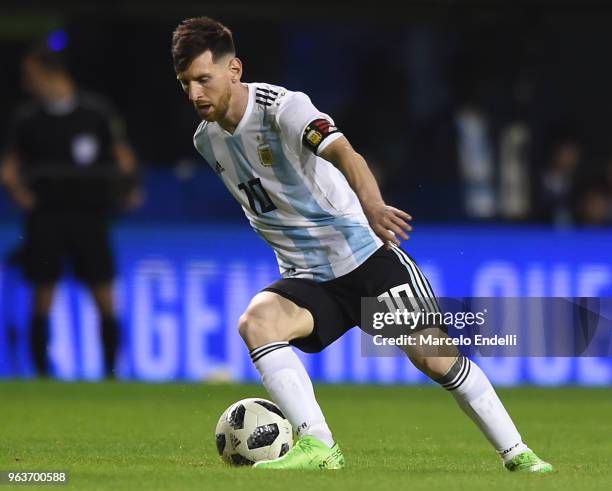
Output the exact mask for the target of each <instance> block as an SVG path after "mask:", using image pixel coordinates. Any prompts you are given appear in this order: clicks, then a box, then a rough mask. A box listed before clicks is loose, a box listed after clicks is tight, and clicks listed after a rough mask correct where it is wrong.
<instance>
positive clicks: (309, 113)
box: [277, 92, 412, 248]
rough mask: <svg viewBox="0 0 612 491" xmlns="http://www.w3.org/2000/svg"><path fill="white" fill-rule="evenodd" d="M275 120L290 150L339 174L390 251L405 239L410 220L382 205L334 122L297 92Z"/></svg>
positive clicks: (363, 166)
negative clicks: (310, 155)
mask: <svg viewBox="0 0 612 491" xmlns="http://www.w3.org/2000/svg"><path fill="white" fill-rule="evenodd" d="M277 120H278V123H279V126H280V127H281V130H282V131H283V133H284V135H285V137H286V138H287V139H288V141H289V142H290V146H291V148H293V149H294V151H295V153H297V154H299V153H300V152H301V151H302V149H303V148H306V149H307V151H309V152H312V153H314V154H315V155H317V156H319V157H321V158H323V159H325V160H327V161H328V162H330V163H331V164H333V165H334V166H335V167H336V168H338V169H339V170H340V172H342V174H343V175H344V177H345V178H346V180H347V181H348V184H349V186H350V187H351V188H352V189H353V191H354V192H355V194H356V195H357V198H358V199H359V201H360V203H361V207H362V209H363V212H364V214H365V215H366V218H367V219H368V222H369V224H370V227H372V230H373V231H374V233H376V235H377V236H378V237H379V238H380V239H381V240H382V241H383V242H384V243H385V245H386V247H387V248H388V247H390V245H389V244H390V243H393V244H396V245H399V244H400V240H399V238H400V237H401V238H402V239H404V240H407V239H408V232H410V231H411V230H412V227H411V226H410V224H409V223H408V221H410V220H412V217H411V216H410V215H409V214H408V213H406V212H405V211H402V210H399V209H397V208H394V207H392V206H388V205H387V204H385V202H384V200H383V198H382V196H381V193H380V189H379V187H378V184H377V183H376V179H375V178H374V175H373V174H372V172H371V171H370V168H369V167H368V164H367V162H366V161H365V159H364V158H363V157H362V156H361V155H359V154H358V153H357V152H356V151H355V150H354V149H353V147H352V146H351V144H350V143H349V141H348V140H347V139H346V137H344V136H343V135H342V133H341V132H340V131H339V130H338V128H337V127H336V126H335V124H334V121H333V120H332V119H331V118H330V117H329V116H328V115H327V114H324V113H322V112H320V111H319V110H317V109H316V108H315V106H314V105H313V104H312V102H311V101H310V98H309V97H308V96H306V95H305V94H302V93H300V92H295V93H293V95H292V96H291V97H290V98H289V99H288V100H286V101H285V102H283V104H282V105H281V108H280V110H279V113H278V115H277Z"/></svg>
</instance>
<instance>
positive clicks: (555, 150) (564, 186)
mask: <svg viewBox="0 0 612 491" xmlns="http://www.w3.org/2000/svg"><path fill="white" fill-rule="evenodd" d="M549 155H550V157H549V159H548V162H547V163H546V167H545V168H544V169H543V173H542V174H541V176H540V180H539V186H538V189H536V194H535V196H534V201H535V202H536V203H537V209H536V219H538V220H540V221H543V222H545V223H551V224H553V225H556V226H558V227H563V226H568V225H571V224H572V223H574V206H575V196H576V188H577V182H578V176H579V172H581V169H580V168H581V167H582V165H581V162H582V155H583V148H582V145H581V144H580V141H579V139H578V137H576V136H575V135H574V134H572V133H568V132H563V133H559V134H558V136H557V137H556V138H555V140H554V142H553V144H552V145H551V149H550V154H549Z"/></svg>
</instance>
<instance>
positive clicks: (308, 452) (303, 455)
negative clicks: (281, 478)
mask: <svg viewBox="0 0 612 491" xmlns="http://www.w3.org/2000/svg"><path fill="white" fill-rule="evenodd" d="M253 467H255V468H257V469H307V470H325V469H342V468H343V467H344V455H342V450H340V447H339V446H338V444H337V443H336V444H334V446H333V447H332V448H329V447H328V446H327V445H325V443H323V442H322V441H321V440H318V439H317V438H315V437H314V436H310V435H305V436H303V437H301V438H299V439H298V441H297V442H295V445H294V446H293V448H292V449H291V450H289V451H288V452H287V453H286V454H285V455H283V456H282V457H279V458H277V459H273V460H260V461H259V462H255V464H253Z"/></svg>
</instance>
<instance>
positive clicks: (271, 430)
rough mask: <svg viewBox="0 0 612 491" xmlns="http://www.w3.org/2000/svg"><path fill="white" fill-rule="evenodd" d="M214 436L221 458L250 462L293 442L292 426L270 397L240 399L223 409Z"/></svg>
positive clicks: (276, 453) (277, 452)
mask: <svg viewBox="0 0 612 491" xmlns="http://www.w3.org/2000/svg"><path fill="white" fill-rule="evenodd" d="M215 439H216V442H217V451H218V452H219V455H220V456H221V458H222V459H223V460H224V461H225V462H227V463H228V464H232V465H253V464H254V463H255V462H258V461H260V460H268V459H275V458H277V457H280V456H282V455H285V453H287V451H288V450H289V449H290V448H291V447H292V446H293V428H292V427H291V423H289V421H287V418H285V415H284V414H283V413H282V412H281V410H280V409H279V407H278V406H277V405H276V404H274V403H273V402H272V401H267V400H266V399H258V398H250V399H242V400H241V401H238V402H235V403H234V404H232V405H231V406H230V407H228V408H227V409H226V410H225V411H224V412H223V414H222V415H221V417H220V418H219V422H218V423H217V428H216V429H215Z"/></svg>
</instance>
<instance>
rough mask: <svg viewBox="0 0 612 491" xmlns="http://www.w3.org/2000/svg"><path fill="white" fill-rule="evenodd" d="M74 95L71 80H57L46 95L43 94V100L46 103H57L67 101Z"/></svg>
mask: <svg viewBox="0 0 612 491" xmlns="http://www.w3.org/2000/svg"><path fill="white" fill-rule="evenodd" d="M74 93H75V86H74V83H72V81H71V80H68V79H64V78H62V79H57V80H56V81H55V83H53V84H52V85H51V87H50V88H49V91H48V93H47V94H45V99H46V100H47V101H48V102H51V103H53V102H57V101H61V100H63V99H68V98H70V97H72V96H73V95H74Z"/></svg>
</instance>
